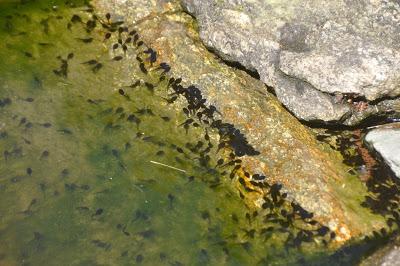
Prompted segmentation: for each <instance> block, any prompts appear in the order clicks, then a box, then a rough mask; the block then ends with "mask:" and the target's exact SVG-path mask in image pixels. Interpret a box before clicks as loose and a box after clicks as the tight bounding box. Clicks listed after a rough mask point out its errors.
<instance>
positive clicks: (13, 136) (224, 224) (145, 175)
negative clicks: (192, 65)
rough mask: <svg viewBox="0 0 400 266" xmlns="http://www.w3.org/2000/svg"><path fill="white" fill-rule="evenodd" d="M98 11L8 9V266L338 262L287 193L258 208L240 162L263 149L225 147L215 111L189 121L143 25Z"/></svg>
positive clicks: (1, 171) (4, 213)
mask: <svg viewBox="0 0 400 266" xmlns="http://www.w3.org/2000/svg"><path fill="white" fill-rule="evenodd" d="M91 12H92V11H91V10H90V6H88V5H87V4H85V3H83V2H79V1H69V2H61V1H41V0H37V1H32V2H30V1H21V2H18V3H17V2H14V1H2V2H1V1H0V37H1V42H0V61H1V62H2V63H1V64H0V151H1V157H0V265H136V264H143V265H206V264H209V265H257V264H259V265H266V264H268V265H286V264H289V263H290V264H302V263H306V261H308V262H307V263H309V264H310V263H311V261H312V262H313V263H315V264H318V261H319V260H318V258H319V257H321V256H323V257H325V256H326V255H328V254H330V251H329V249H328V248H327V247H326V245H328V244H329V241H330V238H332V237H334V236H332V235H331V233H330V232H328V231H329V230H327V229H326V228H325V227H323V226H321V225H319V224H317V223H316V222H315V221H313V220H312V217H311V216H310V214H307V213H305V212H303V210H302V209H301V208H300V207H298V206H296V205H293V204H291V203H290V202H288V201H286V199H285V195H281V194H280V193H279V188H277V187H276V186H275V187H274V186H272V187H268V186H267V188H268V189H270V191H271V198H270V199H268V198H264V200H265V204H264V205H265V206H266V207H265V208H264V209H263V210H261V211H260V210H256V209H255V208H254V206H252V205H251V204H248V201H246V196H245V195H244V194H245V193H246V189H245V190H241V189H239V188H238V183H239V184H242V185H244V183H245V181H244V180H243V179H241V178H240V177H239V176H240V170H239V167H237V165H239V164H240V159H238V158H239V157H240V156H238V155H242V153H247V154H251V153H256V151H255V150H252V148H251V147H248V146H246V143H245V141H244V140H243V139H241V135H240V134H237V132H236V133H235V134H236V135H235V136H239V139H240V140H241V141H242V143H241V144H240V145H238V144H237V143H236V142H234V141H226V142H225V144H227V143H229V144H234V145H235V143H236V147H233V148H232V149H230V148H229V147H225V146H226V145H221V144H220V143H222V142H223V141H222V140H223V138H224V137H226V136H228V134H227V133H226V134H225V133H224V132H222V133H221V131H223V130H221V126H219V127H218V126H215V124H214V126H211V124H210V123H211V121H213V119H212V118H211V115H212V113H213V112H214V113H216V112H215V111H213V110H212V109H211V110H210V109H208V113H207V112H204V113H203V120H201V121H200V122H199V121H197V120H195V119H193V121H192V120H190V119H191V118H190V117H194V116H195V115H194V113H193V110H191V109H190V105H189V107H188V108H185V109H182V107H184V106H186V105H185V99H181V98H182V97H181V98H179V97H178V96H179V94H182V93H176V90H175V93H174V91H171V88H170V85H171V84H173V85H175V88H176V87H178V88H179V86H178V85H179V80H178V81H177V80H171V79H169V78H167V77H166V76H165V75H164V74H163V72H168V66H167V65H161V67H160V65H157V64H155V63H153V62H152V61H154V58H153V57H154V56H155V54H153V51H152V50H149V49H148V48H147V47H145V44H142V45H141V43H140V36H139V35H137V33H135V32H134V31H133V29H125V28H124V27H123V25H122V24H121V23H119V22H118V21H113V20H112V18H107V17H106V18H97V17H93V14H92V13H91ZM101 24H103V25H101ZM108 33H109V34H108ZM136 36H138V37H136ZM129 38H130V39H129ZM114 45H115V46H114ZM113 46H114V47H113ZM145 51H146V52H145ZM121 64H129V67H128V68H127V67H126V65H125V67H122V66H121ZM183 94H185V93H183ZM194 94H195V96H194V98H196V97H198V95H196V93H195V92H194ZM188 97H189V98H190V97H192V98H193V95H192V96H191V95H186V98H188ZM196 99H197V98H196ZM196 99H195V100H196ZM200 99H201V97H200ZM186 100H187V99H186ZM210 113H211V114H210ZM207 115H210V117H209V118H207ZM188 117H189V118H188ZM204 117H205V118H204ZM206 120H209V121H210V123H208V124H207V123H206V122H207V121H206ZM196 121H197V122H196ZM219 123H220V124H221V122H219ZM217 124H218V123H217ZM220 124H219V125H220ZM227 128H228V129H229V130H231V129H232V128H230V126H227V125H225V128H224V130H227ZM229 130H228V131H229ZM230 132H231V131H230ZM234 132H235V131H234ZM224 134H225V135H224ZM242 144H243V145H244V146H243V145H242ZM238 147H240V148H243V147H244V148H243V149H242V150H240V149H239V148H238ZM243 150H244V151H243ZM242 174H244V173H242ZM247 190H249V189H248V188H247ZM250 190H251V189H250ZM268 200H269V201H268ZM267 203H271V204H270V205H268V204H267ZM302 242H306V243H302Z"/></svg>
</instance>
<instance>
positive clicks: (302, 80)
mask: <svg viewBox="0 0 400 266" xmlns="http://www.w3.org/2000/svg"><path fill="white" fill-rule="evenodd" d="M182 2H183V6H184V8H185V9H186V10H187V11H188V12H190V13H191V14H193V15H194V16H195V17H196V19H197V20H198V21H199V25H200V27H199V28H200V37H201V39H202V40H203V42H204V43H205V45H206V46H208V47H209V48H211V49H212V50H214V51H215V52H217V53H218V55H220V56H221V57H222V58H223V59H225V60H228V61H235V62H239V63H240V64H242V65H243V66H244V67H246V68H248V69H250V70H257V71H258V73H259V75H260V77H261V80H262V81H263V82H264V83H266V84H267V85H268V86H272V87H273V88H274V89H275V92H276V95H277V97H278V99H279V100H280V101H281V102H282V103H283V104H284V105H285V106H286V107H287V108H288V109H289V110H290V111H291V112H292V113H293V114H294V115H296V116H297V117H298V118H300V119H303V120H307V121H315V120H322V121H325V122H335V123H343V124H347V125H355V124H357V123H359V122H360V121H361V120H362V119H364V118H365V117H367V116H369V115H371V114H376V113H378V112H379V113H385V112H389V111H393V110H395V111H397V112H398V113H400V108H399V107H398V106H394V107H393V106H392V107H388V106H387V104H383V105H384V107H382V106H380V107H379V108H380V109H379V110H378V107H376V108H375V106H376V104H377V103H379V102H380V101H385V98H389V97H398V96H399V95H400V71H399V70H400V45H399V44H400V37H399V36H400V34H399V33H400V27H399V26H398V25H399V23H400V3H399V2H398V1H370V0H360V1H347V0H339V1H331V2H329V3H326V1H320V0H312V1H307V3H305V2H304V1H272V0H267V1H259V0H258V1H257V0H256V1H249V0H230V1H215V0H183V1H182ZM343 96H345V97H343ZM347 101H351V103H348V102H347ZM364 101H368V102H369V107H367V106H366V105H365V104H362V103H363V102H364ZM393 108H395V109H393Z"/></svg>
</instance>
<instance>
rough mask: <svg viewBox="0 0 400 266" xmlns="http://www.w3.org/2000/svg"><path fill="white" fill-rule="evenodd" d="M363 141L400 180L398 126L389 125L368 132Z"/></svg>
mask: <svg viewBox="0 0 400 266" xmlns="http://www.w3.org/2000/svg"><path fill="white" fill-rule="evenodd" d="M365 141H366V142H368V144H370V145H371V146H372V148H373V149H375V150H376V151H377V152H378V153H379V154H380V155H381V156H382V158H383V159H384V161H385V162H386V163H387V164H388V165H389V167H390V168H391V169H392V171H393V172H394V173H395V174H396V176H397V177H399V178H400V124H397V123H396V124H391V125H388V126H385V127H380V128H377V129H374V130H372V131H370V132H369V133H368V134H367V135H366V137H365Z"/></svg>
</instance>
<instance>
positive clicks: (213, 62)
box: [94, 1, 383, 241]
mask: <svg viewBox="0 0 400 266" xmlns="http://www.w3.org/2000/svg"><path fill="white" fill-rule="evenodd" d="M128 2H129V8H127V6H126V5H128V4H127V3H128ZM128 2H121V3H119V2H117V4H115V3H114V4H113V5H110V4H109V3H107V2H106V1H95V2H94V5H95V6H96V7H99V9H100V10H102V11H103V12H113V13H116V14H118V15H120V16H124V17H125V19H127V20H128V23H131V24H133V25H135V26H136V27H138V28H139V29H140V30H141V33H142V35H143V38H144V40H146V42H147V43H149V44H150V46H152V47H154V48H155V49H156V50H157V51H158V52H159V53H160V55H161V60H163V61H166V62H168V63H169V64H170V65H171V66H172V71H173V75H176V76H179V77H182V78H183V80H184V82H187V83H191V84H195V85H196V86H198V87H199V88H200V89H201V91H202V93H203V94H204V95H205V97H206V98H207V99H208V101H209V102H211V103H212V104H214V105H215V106H217V108H218V109H219V111H220V112H221V114H222V118H223V119H224V120H226V121H228V122H230V123H232V124H234V125H235V126H236V127H238V128H239V129H240V130H241V131H242V132H244V133H245V135H246V137H247V138H248V140H249V142H250V143H251V145H252V146H254V147H257V149H258V150H259V151H260V152H261V155H259V156H252V157H248V156H245V157H244V158H243V165H244V167H245V168H246V169H248V171H250V172H253V173H262V174H264V175H266V176H267V177H268V178H269V180H270V181H271V182H279V183H282V184H283V185H284V190H286V191H287V192H289V195H290V197H291V198H292V199H295V200H296V201H297V202H299V203H300V204H301V206H303V207H304V208H305V209H307V210H308V211H311V212H313V213H314V215H315V216H316V217H318V218H319V219H320V220H321V221H323V222H324V223H325V224H328V225H329V226H330V227H331V228H332V229H333V230H335V231H337V233H338V237H337V240H340V241H344V240H347V239H349V238H350V237H352V236H359V235H363V234H366V233H368V232H370V231H372V230H374V229H377V228H380V227H382V226H383V223H382V219H381V218H380V217H378V216H374V215H372V214H370V213H369V211H368V210H367V209H363V208H362V207H361V206H360V204H361V203H362V201H363V197H364V195H366V188H365V186H364V185H362V184H361V183H360V182H359V181H357V179H356V178H355V177H351V176H349V175H347V174H346V173H345V170H347V169H345V166H344V165H342V164H341V162H340V157H339V156H338V155H337V154H335V153H333V152H329V151H327V150H324V148H321V147H320V146H319V144H317V142H316V141H315V139H314V137H313V136H312V135H311V134H310V133H309V132H308V130H307V129H306V128H305V127H303V126H302V125H301V124H300V123H299V122H297V121H296V120H295V119H294V118H293V117H292V116H291V115H289V114H288V113H287V112H286V111H285V110H284V109H283V108H282V107H281V105H280V104H279V102H278V101H277V100H276V99H275V98H274V97H273V96H272V95H270V94H266V93H265V88H264V86H263V85H262V83H261V82H259V81H256V80H254V79H252V78H250V77H248V76H247V75H246V74H245V73H244V72H241V71H237V70H233V69H231V68H228V67H226V66H224V64H221V62H220V61H219V60H218V59H216V58H215V56H214V55H212V54H210V53H209V52H208V51H207V49H206V48H205V47H204V46H203V45H202V44H201V41H200V39H199V37H198V34H197V32H196V28H195V27H193V25H194V22H193V20H192V18H191V17H189V16H187V15H186V14H185V13H183V12H179V6H177V5H174V3H173V2H170V3H168V5H164V9H163V10H162V11H161V12H160V11H157V10H159V9H160V7H162V6H163V5H162V3H161V2H160V3H159V5H157V4H155V5H153V6H152V7H151V8H149V11H148V12H149V13H151V14H152V15H151V16H147V17H146V16H145V17H141V18H137V17H132V16H129V14H132V13H135V10H136V8H138V9H140V10H141V9H142V8H143V7H142V6H141V4H140V3H139V2H135V1H128ZM125 10H130V11H129V12H125ZM141 12H142V11H141ZM155 12H159V15H157V14H156V13H155ZM139 13H140V12H139ZM350 184H351V186H350ZM354 191H357V193H356V194H357V196H356V197H354ZM355 210H356V211H355Z"/></svg>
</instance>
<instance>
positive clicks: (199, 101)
mask: <svg viewBox="0 0 400 266" xmlns="http://www.w3.org/2000/svg"><path fill="white" fill-rule="evenodd" d="M92 17H93V19H92V20H89V21H88V22H83V20H82V19H81V18H80V17H78V16H77V15H74V16H73V17H72V19H71V22H70V24H68V25H69V26H68V27H69V28H70V27H71V25H72V24H74V23H81V24H83V25H84V26H85V28H86V30H87V32H88V33H89V32H91V31H92V30H93V29H94V28H95V27H96V25H97V23H100V24H101V26H102V28H103V29H105V30H106V33H105V35H104V41H106V40H108V39H110V38H111V37H112V35H113V34H114V33H115V34H118V41H117V42H116V43H114V44H113V45H112V49H113V50H114V51H116V50H118V49H121V50H122V52H123V55H122V54H121V55H117V56H115V57H114V58H113V59H112V60H113V61H120V60H122V59H123V58H124V55H125V54H126V53H127V51H128V49H129V48H130V47H133V48H134V49H136V50H137V52H138V53H137V56H136V60H137V61H138V64H139V68H140V71H141V72H142V73H143V74H144V75H149V72H153V73H158V74H159V81H158V83H156V84H153V83H151V82H147V81H143V80H136V81H135V82H134V83H132V84H131V85H129V86H126V87H129V88H135V87H138V86H140V85H144V86H145V87H146V88H147V89H148V90H149V91H151V92H154V89H155V88H156V87H157V86H159V85H160V84H161V83H162V82H165V83H166V84H167V89H168V91H169V92H170V93H169V94H168V95H167V96H166V97H164V99H165V101H166V102H167V103H168V104H172V103H174V102H175V101H176V100H178V99H179V98H183V99H185V100H186V103H187V105H186V106H185V107H184V108H183V109H182V111H183V113H184V114H185V115H186V116H187V119H186V120H185V121H184V122H183V123H181V124H180V125H179V126H181V127H183V128H184V129H185V130H186V132H188V130H189V129H190V127H194V128H198V127H203V128H205V134H204V139H205V141H206V142H207V145H205V144H204V143H203V142H202V141H198V143H197V144H193V145H191V144H190V143H188V145H187V146H186V148H187V149H188V150H190V151H191V152H193V153H195V154H196V155H197V156H198V157H197V158H196V159H198V160H199V163H200V165H201V166H204V167H209V168H210V169H213V170H214V171H215V170H216V169H217V168H220V169H221V168H225V167H230V169H231V172H230V174H229V177H230V179H234V178H235V177H238V181H239V183H240V186H241V188H240V189H239V195H240V197H241V198H245V196H244V195H243V193H242V192H241V191H243V190H244V191H246V192H258V193H259V192H260V190H261V191H262V192H263V194H264V197H263V199H264V203H263V204H262V210H259V211H255V212H253V213H246V214H245V218H246V219H247V220H248V221H249V225H251V221H252V219H254V218H256V217H262V218H263V219H264V222H265V223H266V224H267V225H269V226H267V227H265V228H262V229H261V230H260V232H258V233H259V234H260V235H262V236H264V237H265V240H267V239H268V238H270V237H271V236H272V235H273V233H276V232H281V233H288V235H287V240H286V244H287V246H288V247H289V246H293V247H299V246H300V245H301V243H303V242H313V241H314V240H315V239H316V238H320V239H321V242H323V243H325V244H327V242H328V241H330V240H331V239H334V238H335V233H334V232H332V231H330V230H329V228H328V227H326V226H323V225H321V224H320V223H319V222H317V221H316V220H314V219H313V214H312V213H309V212H307V211H306V210H304V209H303V208H302V207H301V206H300V205H299V204H297V203H295V202H291V201H289V200H288V199H287V194H286V193H282V192H281V189H282V185H280V184H277V183H275V184H272V185H270V184H269V183H268V181H267V178H266V176H264V175H260V174H253V175H251V174H250V173H248V172H246V171H245V170H244V169H243V167H242V165H241V162H242V160H241V159H240V157H242V156H245V155H247V156H255V155H258V154H259V152H258V151H257V150H255V149H254V147H252V146H251V145H250V144H249V143H248V141H247V140H246V138H245V136H244V135H243V133H241V132H240V130H239V129H236V128H235V127H234V125H232V124H229V123H225V122H223V121H222V120H220V119H216V117H217V114H219V112H218V110H217V108H216V107H215V106H213V105H207V100H206V99H205V98H203V96H202V94H201V91H200V89H199V88H197V87H195V86H193V85H190V86H184V85H183V84H182V79H181V78H173V77H171V78H167V76H166V74H167V73H168V72H169V71H170V70H171V68H170V66H169V65H168V64H167V63H165V62H162V63H159V64H157V65H154V64H155V63H156V61H157V52H156V51H155V50H153V49H152V48H150V47H148V46H147V45H146V44H145V43H144V42H143V41H142V40H141V39H140V36H139V34H138V32H137V31H136V30H129V29H128V27H124V26H123V24H124V23H123V22H122V21H117V22H112V20H111V15H110V14H106V16H105V19H101V18H99V17H97V16H96V15H92ZM89 39H90V38H87V39H82V40H81V41H83V42H91V41H89ZM84 40H86V41H84ZM61 60H62V59H61ZM83 64H87V65H90V66H95V67H94V69H92V70H93V72H97V71H99V70H100V68H101V66H102V64H101V63H100V62H98V61H97V60H94V59H93V60H89V61H87V62H84V63H83ZM99 64H101V65H100V67H97V68H96V66H99ZM65 77H66V75H65ZM118 93H119V94H120V95H121V96H123V97H126V98H127V99H130V98H129V95H128V94H127V93H126V92H125V90H124V89H123V88H121V89H119V90H118ZM88 101H89V100H88ZM91 101H93V100H91ZM92 103H94V102H92ZM120 109H121V108H120ZM117 111H118V110H117ZM122 111H123V110H122V109H121V110H119V111H118V112H117V113H120V115H121V116H122V115H123V116H124V117H125V114H123V113H122ZM146 114H147V115H154V114H152V112H151V110H150V109H146V108H145V109H143V110H141V113H138V114H136V115H135V114H130V115H128V116H127V117H126V120H127V121H129V122H132V123H135V124H136V125H137V128H138V129H139V125H140V123H141V120H140V118H139V115H146ZM162 119H163V120H164V121H169V118H168V117H162ZM108 127H113V125H112V124H111V125H108ZM209 131H214V132H215V131H216V132H218V135H219V144H218V145H217V146H215V147H214V145H213V144H212V141H211V139H210V136H209ZM137 136H138V137H143V136H142V133H140V132H138V134H137ZM142 139H143V140H145V141H155V140H153V139H152V137H143V138H142ZM174 148H175V149H176V150H177V152H179V153H185V152H184V150H183V149H182V148H180V147H176V146H175V147H174ZM212 149H216V152H217V153H218V152H219V151H220V150H224V151H227V152H228V153H229V156H228V159H222V158H221V159H219V160H218V161H217V163H216V165H215V166H214V167H210V165H211V164H212V163H211V157H210V155H209V153H210V151H211V150H212ZM160 154H161V152H160ZM226 174H227V172H226V171H224V172H223V173H222V175H226ZM189 179H190V178H189ZM191 179H192V180H193V177H191ZM189 181H191V180H189ZM219 184H221V183H220V182H219V179H218V178H217V179H216V180H214V181H213V182H212V183H211V185H210V186H211V187H216V186H218V185H219ZM253 230H254V229H253ZM248 232H250V233H248V234H246V235H247V236H248V237H250V238H253V237H254V234H255V233H256V232H255V231H254V232H253V231H251V230H249V231H248ZM251 232H252V233H251Z"/></svg>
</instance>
